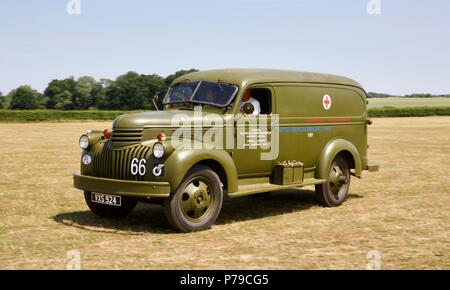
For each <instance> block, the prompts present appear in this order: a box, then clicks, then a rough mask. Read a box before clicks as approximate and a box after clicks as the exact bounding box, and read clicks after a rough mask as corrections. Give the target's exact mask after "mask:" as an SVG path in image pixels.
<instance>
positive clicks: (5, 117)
mask: <svg viewBox="0 0 450 290" xmlns="http://www.w3.org/2000/svg"><path fill="white" fill-rule="evenodd" d="M130 112H141V111H130ZM130 112H126V111H102V110H93V111H60V110H0V122H42V121H50V122H64V121H87V120H91V121H111V120H114V119H115V118H116V117H117V116H119V115H122V114H124V113H130ZM369 116H370V117H424V116H450V106H442V107H426V106H425V107H414V106H411V107H375V108H369Z"/></svg>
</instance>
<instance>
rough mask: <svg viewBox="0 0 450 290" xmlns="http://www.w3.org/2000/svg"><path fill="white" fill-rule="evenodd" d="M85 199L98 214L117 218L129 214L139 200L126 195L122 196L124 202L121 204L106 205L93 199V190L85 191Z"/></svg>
mask: <svg viewBox="0 0 450 290" xmlns="http://www.w3.org/2000/svg"><path fill="white" fill-rule="evenodd" d="M84 199H85V200H86V204H87V205H88V207H89V209H90V210H91V211H92V212H93V213H95V214H96V215H98V216H101V217H106V218H117V217H122V216H125V215H127V214H129V213H130V212H131V211H132V210H133V209H134V208H135V207H136V204H137V201H136V200H134V199H131V198H129V197H126V196H122V204H121V205H120V206H113V205H106V204H100V203H95V202H93V201H92V200H91V192H90V191H85V192H84Z"/></svg>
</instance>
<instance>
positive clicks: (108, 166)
mask: <svg viewBox="0 0 450 290" xmlns="http://www.w3.org/2000/svg"><path fill="white" fill-rule="evenodd" d="M108 145H109V144H108V142H99V143H97V145H96V146H95V148H94V150H93V158H92V159H93V161H94V174H95V176H97V177H105V178H114V179H125V180H137V181H141V180H143V176H140V175H139V174H138V175H132V174H131V160H133V158H138V159H141V158H145V159H147V160H148V159H149V157H150V156H151V154H152V150H151V148H150V147H148V146H143V145H137V146H133V147H128V148H125V149H119V150H113V149H111V148H110V147H109V146H108Z"/></svg>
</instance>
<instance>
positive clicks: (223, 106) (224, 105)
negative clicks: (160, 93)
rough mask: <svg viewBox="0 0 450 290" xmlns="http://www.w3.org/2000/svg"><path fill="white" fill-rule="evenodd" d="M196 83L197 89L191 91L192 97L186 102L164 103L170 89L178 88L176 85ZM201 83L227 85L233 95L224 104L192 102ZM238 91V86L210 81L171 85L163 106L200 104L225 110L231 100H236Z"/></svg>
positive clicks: (164, 101)
mask: <svg viewBox="0 0 450 290" xmlns="http://www.w3.org/2000/svg"><path fill="white" fill-rule="evenodd" d="M195 82H198V84H197V87H196V88H195V90H194V91H193V93H192V95H191V96H190V97H189V99H187V100H182V101H173V102H168V101H166V99H167V98H168V97H169V93H170V91H171V90H172V88H174V87H176V86H178V85H182V84H186V83H195ZM202 83H210V84H215V85H227V86H230V87H233V88H234V91H233V93H232V94H231V95H230V97H229V99H228V100H227V102H226V103H225V104H223V105H222V104H217V103H211V102H207V101H200V100H194V97H195V94H196V93H197V91H198V89H199V88H200V86H201V84H202ZM238 91H239V86H237V85H235V84H229V83H222V82H210V81H198V80H193V81H189V82H181V83H178V84H175V85H172V86H170V87H169V90H168V91H167V93H166V96H165V97H164V100H163V105H171V104H187V103H190V104H200V105H209V106H214V107H218V108H225V107H228V106H229V105H230V104H231V103H232V102H233V100H234V99H235V98H236V95H237V92H238Z"/></svg>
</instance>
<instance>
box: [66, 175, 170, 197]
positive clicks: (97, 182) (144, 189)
mask: <svg viewBox="0 0 450 290" xmlns="http://www.w3.org/2000/svg"><path fill="white" fill-rule="evenodd" d="M73 186H74V187H75V188H78V189H81V190H84V191H93V192H99V193H109V194H117V195H124V196H136V197H150V198H167V197H169V196H170V192H171V190H170V184H169V183H168V182H149V181H131V180H121V179H110V178H101V177H94V176H88V175H81V174H80V173H74V174H73Z"/></svg>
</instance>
